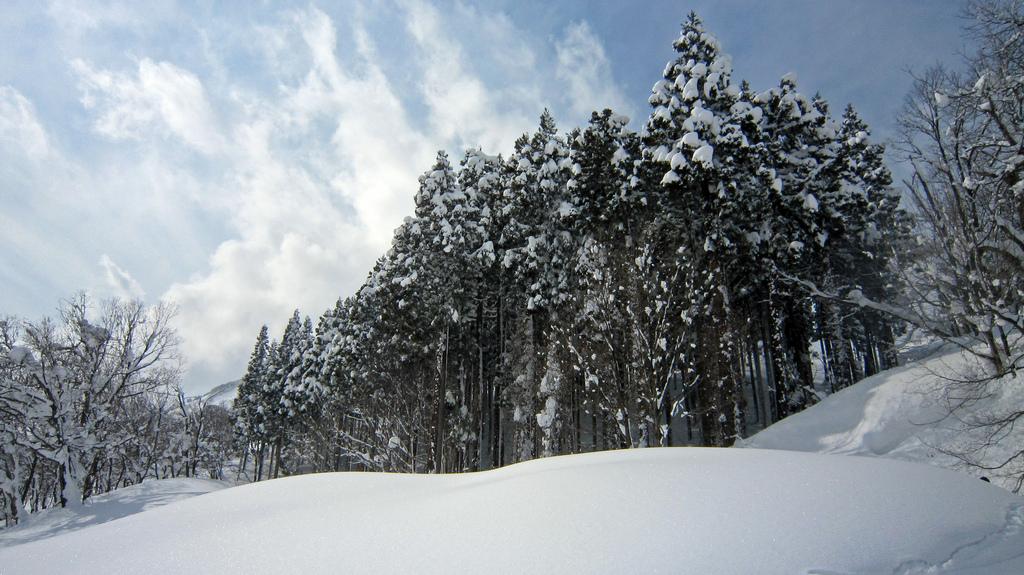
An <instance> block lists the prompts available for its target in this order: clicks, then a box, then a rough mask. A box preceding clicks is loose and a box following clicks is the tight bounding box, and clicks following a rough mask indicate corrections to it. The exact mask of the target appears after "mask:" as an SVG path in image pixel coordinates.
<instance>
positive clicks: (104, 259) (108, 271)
mask: <svg viewBox="0 0 1024 575" xmlns="http://www.w3.org/2000/svg"><path fill="white" fill-rule="evenodd" d="M100 266H102V267H103V273H104V277H105V278H106V280H107V286H108V287H109V288H110V290H111V292H113V294H114V295H115V296H117V297H119V298H121V299H129V300H131V299H143V298H144V297H146V292H145V290H143V289H142V286H141V285H139V282H138V281H136V280H135V278H133V277H132V275H131V274H130V273H128V272H127V271H125V270H123V269H121V267H120V266H118V265H117V264H116V263H114V260H112V259H111V258H110V256H108V255H107V254H103V255H102V256H100Z"/></svg>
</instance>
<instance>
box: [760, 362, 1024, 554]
mask: <svg viewBox="0 0 1024 575" xmlns="http://www.w3.org/2000/svg"><path fill="white" fill-rule="evenodd" d="M906 360H907V361H906V364H905V365H903V366H901V367H897V368H895V369H891V370H888V371H884V372H882V373H880V374H878V375H875V376H873V377H869V378H867V379H864V380H863V381H860V382H858V383H856V384H854V385H852V386H850V387H849V388H847V389H844V390H842V391H840V392H838V393H836V394H833V395H831V396H829V397H827V398H826V399H825V400H824V401H822V402H821V403H819V404H817V405H814V406H812V407H811V408H809V409H806V410H804V411H802V412H800V413H797V414H795V415H791V416H790V417H788V418H786V419H784V420H782V421H780V422H777V423H775V424H774V425H772V426H771V427H768V428H767V429H765V430H764V431H762V432H760V433H758V434H757V435H754V436H753V437H751V438H748V439H746V440H744V441H742V442H740V445H741V446H743V447H755V448H762V449H785V450H794V451H809V452H816V453H829V454H844V455H865V456H871V457H885V458H890V459H900V460H903V461H914V462H920V463H928V464H931V465H935V466H938V467H946V468H952V469H958V470H960V471H963V472H966V473H970V474H972V475H976V476H980V475H984V476H987V477H989V478H990V479H991V480H992V482H993V483H996V484H999V485H1002V486H1004V487H1006V488H1008V489H1011V488H1013V487H1014V486H1015V481H1016V478H1015V474H1016V475H1019V474H1020V473H1022V472H1024V469H1022V465H1024V461H1022V462H1015V463H1014V464H1011V465H1010V466H1007V467H1006V468H1004V469H1002V470H988V471H984V470H980V469H978V468H973V467H969V466H965V465H964V464H963V463H962V461H961V460H960V459H958V458H956V457H954V456H952V455H950V454H949V453H950V452H954V453H961V454H963V453H967V454H970V455H971V456H972V457H974V458H976V459H978V460H979V461H980V462H981V463H983V464H985V465H987V466H992V465H995V464H998V463H999V462H1002V461H1005V460H1006V459H1008V458H1009V457H1011V456H1012V455H1013V454H1015V453H1017V452H1018V451H1019V450H1020V449H1021V448H1022V447H1024V426H1018V427H1017V428H1011V429H1009V430H1007V431H1006V433H1005V434H1004V435H1003V436H1001V437H1000V439H999V441H998V443H996V444H994V445H991V446H989V447H987V448H985V449H979V448H978V447H977V446H978V445H979V444H981V443H982V442H983V440H984V439H985V431H986V430H985V429H973V430H972V429H970V427H971V426H970V425H969V424H970V423H972V422H976V421H977V420H978V419H979V418H981V417H986V416H987V415H988V414H991V413H996V414H1007V413H1011V412H1013V411H1015V410H1020V409H1022V406H1024V376H1021V377H1016V378H1014V377H1006V378H1004V379H1002V380H1000V381H998V382H995V383H993V384H991V385H990V386H989V387H988V388H987V389H986V393H985V394H982V395H983V397H982V398H981V399H979V400H978V401H975V402H969V403H967V404H966V405H965V406H964V407H963V408H962V409H960V410H958V411H957V412H956V413H954V414H953V415H950V405H951V400H950V399H947V395H946V393H945V392H944V390H952V391H951V392H950V394H949V395H950V396H951V397H952V398H953V400H952V401H955V398H956V397H963V396H965V395H966V394H965V390H964V389H963V388H962V386H961V385H960V384H959V383H958V382H959V381H962V380H964V379H970V378H973V377H977V376H978V374H981V373H983V372H982V368H981V367H980V366H978V365H977V361H976V360H974V359H972V358H971V357H970V356H967V355H966V354H964V353H963V352H961V351H959V350H956V349H953V348H952V346H950V345H946V346H943V347H937V346H934V345H933V346H922V347H919V348H917V349H915V350H914V353H913V354H911V356H910V357H908V358H906ZM1021 573H1022V574H1024V571H1021Z"/></svg>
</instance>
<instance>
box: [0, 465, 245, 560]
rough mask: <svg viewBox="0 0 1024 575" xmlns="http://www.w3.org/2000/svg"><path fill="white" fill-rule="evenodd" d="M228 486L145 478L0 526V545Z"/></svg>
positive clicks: (35, 538)
mask: <svg viewBox="0 0 1024 575" xmlns="http://www.w3.org/2000/svg"><path fill="white" fill-rule="evenodd" d="M230 485H231V484H230V483H227V482H224V481H212V480H209V479H185V478H180V479H161V480H147V481H144V482H142V483H140V484H139V485H132V486H131V487H125V488H123V489H118V490H117V491H112V492H110V493H104V494H102V495H97V496H96V497H93V498H92V499H90V500H89V502H88V503H86V504H85V505H82V506H80V507H78V508H68V509H60V508H54V509H47V510H45V511H42V512H40V513H38V514H35V515H31V516H29V518H28V520H26V521H24V522H22V523H21V524H19V525H17V526H14V527H9V528H6V529H0V548H3V547H10V546H13V545H18V544H21V543H27V542H29V541H40V540H44V539H48V538H50V537H53V536H55V535H60V534H62V533H70V532H73V531H78V530H80V529H85V528H88V527H91V526H93V525H99V524H101V523H106V522H108V521H113V520H115V519H120V518H122V517H127V516H129V515H134V514H136V513H141V512H143V511H147V510H150V509H156V508H157V507H161V506H163V505H167V504H169V503H174V502H175V501H181V500H183V499H188V498H190V497H195V496H196V495H202V494H204V493H210V492H211V491H217V490H219V489H224V488H225V487H230ZM3 565H4V564H3V563H2V562H0V573H7V571H6V570H5V569H4V568H3Z"/></svg>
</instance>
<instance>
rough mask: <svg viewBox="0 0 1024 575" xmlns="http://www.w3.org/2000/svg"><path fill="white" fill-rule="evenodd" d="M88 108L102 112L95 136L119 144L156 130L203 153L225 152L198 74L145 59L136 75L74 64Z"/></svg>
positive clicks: (84, 63)
mask: <svg viewBox="0 0 1024 575" xmlns="http://www.w3.org/2000/svg"><path fill="white" fill-rule="evenodd" d="M71 66H72V69H73V70H74V72H75V73H76V74H77V75H78V78H79V88H80V89H81V90H82V92H83V95H82V104H83V105H84V106H85V107H86V108H87V109H96V110H97V112H98V114H97V118H96V121H95V124H94V128H95V130H96V131H97V132H98V133H100V134H102V135H104V136H107V137H109V138H111V139H114V140H126V139H131V140H140V139H143V138H145V137H146V136H147V135H148V132H149V131H150V130H152V129H153V128H159V129H162V130H166V131H167V132H169V133H170V134H172V135H174V136H176V137H178V138H179V139H181V140H182V141H183V142H185V143H186V144H188V145H189V146H191V147H193V148H195V149H196V150H198V151H200V152H203V153H207V154H210V153H214V152H216V151H218V150H219V149H220V148H222V147H223V144H224V143H223V139H222V138H221V136H220V133H219V132H218V130H217V127H216V122H215V120H214V114H213V111H212V110H211V108H210V104H209V102H207V100H206V95H205V93H204V90H203V85H202V83H201V82H200V81H199V79H198V78H197V77H196V76H195V74H193V73H191V72H189V71H188V70H183V69H181V68H179V67H177V66H175V65H174V64H171V63H170V62H153V61H152V60H150V59H148V58H144V59H142V60H141V61H140V62H139V65H138V71H137V73H136V74H135V75H129V74H122V73H116V72H109V71H106V70H95V69H93V67H92V66H91V65H90V64H88V63H87V62H85V61H83V60H80V59H76V60H73V61H72V62H71Z"/></svg>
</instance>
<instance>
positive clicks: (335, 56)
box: [0, 0, 963, 391]
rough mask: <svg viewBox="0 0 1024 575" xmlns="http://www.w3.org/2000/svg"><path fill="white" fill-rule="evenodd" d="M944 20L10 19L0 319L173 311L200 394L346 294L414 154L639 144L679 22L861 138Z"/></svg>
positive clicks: (901, 7) (493, 15)
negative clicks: (828, 109) (846, 118)
mask: <svg viewBox="0 0 1024 575" xmlns="http://www.w3.org/2000/svg"><path fill="white" fill-rule="evenodd" d="M248 4H252V6H248ZM143 5H144V6H143ZM961 6H962V5H961V3H960V2H954V1H948V2H946V1H934V0H920V1H883V0H859V1H857V2H853V1H851V2H838V1H829V2H825V1H802V0H775V1H771V2H767V1H763V0H761V1H756V0H755V1H749V2H746V1H744V2H741V1H738V0H737V1H725V2H722V1H697V2H668V1H651V2H601V1H593V2H583V1H580V2H568V1H563V2H532V1H528V2H522V1H511V0H509V1H504V0H498V1H495V2H487V3H479V4H471V3H468V2H447V1H441V2H436V3H432V2H429V1H427V0H408V1H406V0H396V1H383V2H369V1H366V2H363V1H342V2H329V3H328V2H324V3H316V2H312V3H309V2H300V3H294V4H293V3H270V2H262V3H258V4H257V3H219V4H212V5H211V4H209V3H205V2H177V1H173V0H165V1H156V2H146V3H125V4H121V5H116V4H114V5H111V4H101V3H93V2H88V1H82V2H79V1H73V0H55V1H52V2H38V1H26V2H20V1H17V0H15V1H14V2H13V3H6V4H5V7H4V10H3V11H2V12H0V38H4V49H3V50H0V241H2V246H3V247H2V249H0V314H13V315H18V316H23V317H30V318H38V317H40V316H42V315H44V314H52V313H53V309H54V307H55V305H56V303H57V301H58V299H59V298H62V297H67V296H69V295H71V294H72V293H74V292H75V291H76V290H80V289H86V290H88V291H89V292H90V293H92V294H94V295H95V296H97V297H108V296H111V295H118V296H128V297H142V298H144V299H145V300H146V301H148V302H155V301H158V300H160V299H171V300H173V301H175V302H176V303H177V304H178V305H179V307H180V312H179V316H178V319H177V329H178V331H179V334H180V335H181V336H182V338H183V346H182V351H183V352H184V354H185V356H186V359H187V365H188V371H187V373H186V377H185V384H186V387H187V388H188V389H190V390H193V391H200V390H202V389H205V388H209V387H212V386H213V385H216V384H218V383H221V382H223V381H226V380H229V379H234V378H236V377H238V376H239V375H240V372H241V370H242V369H244V364H245V361H246V358H247V356H248V354H249V351H250V347H251V344H252V341H253V340H254V338H255V335H256V333H257V331H258V329H259V326H260V325H261V324H262V323H269V324H270V326H271V328H272V330H273V331H274V332H278V331H280V330H281V329H282V328H283V325H284V322H285V321H286V320H287V318H288V316H289V315H290V313H291V310H292V309H294V308H296V307H299V308H300V309H301V310H302V312H303V313H305V314H309V315H311V316H313V317H314V318H316V317H317V316H319V314H320V313H322V312H323V310H325V309H327V308H328V307H330V306H331V305H333V302H334V301H335V300H336V299H337V298H338V297H339V296H345V295H348V294H350V293H352V292H353V291H354V289H355V288H357V287H358V285H359V284H360V283H361V282H362V280H363V279H364V277H365V275H366V273H367V271H368V270H369V269H370V267H371V266H372V265H373V262H374V260H375V259H376V258H377V257H378V256H379V255H380V254H382V253H383V251H385V250H386V249H387V245H388V243H389V239H390V235H391V231H392V230H393V229H394V227H396V226H397V225H398V224H399V223H400V222H401V219H402V218H403V217H404V216H406V215H408V214H410V213H411V211H412V197H413V194H414V192H415V190H416V185H417V184H416V177H417V176H418V175H419V174H420V173H421V172H422V171H424V170H425V169H426V168H428V167H429V166H430V164H431V161H432V158H433V155H434V153H435V152H436V150H438V149H442V148H443V149H446V150H448V151H449V153H450V154H453V155H455V156H459V155H461V152H462V150H463V149H465V148H466V147H468V146H477V145H482V146H483V147H484V149H485V151H488V152H490V153H497V152H507V151H508V150H509V149H510V147H511V144H512V142H513V141H514V139H515V137H516V136H517V135H518V134H520V133H522V132H524V131H528V130H532V129H533V127H534V126H535V124H536V119H537V117H538V116H539V114H540V112H541V110H542V109H543V108H544V107H548V108H550V109H551V110H552V111H553V113H554V114H555V117H556V118H557V119H558V121H559V123H560V125H561V126H562V127H566V128H568V127H572V126H576V125H581V124H583V123H584V122H585V120H586V118H587V117H588V116H589V112H590V110H592V109H595V108H604V107H612V108H614V109H616V110H618V111H620V112H622V113H625V114H626V115H628V116H630V117H632V118H634V120H633V125H634V127H639V126H640V125H641V124H642V121H643V119H644V117H645V116H646V114H647V105H646V99H647V95H648V94H649V91H650V87H651V85H652V84H653V83H654V82H655V81H656V80H657V79H658V78H659V77H660V73H661V71H662V69H663V67H664V65H665V63H666V62H667V61H668V60H670V59H671V58H672V50H671V42H672V40H674V39H675V37H676V35H677V34H678V30H679V24H680V22H681V21H682V19H683V17H684V16H685V14H686V12H688V11H689V10H691V9H693V10H696V11H697V12H698V13H699V14H700V15H701V17H702V18H703V19H704V20H705V24H706V25H707V27H708V29H709V30H710V31H711V32H712V33H714V34H715V35H717V36H718V38H719V39H720V40H721V41H722V44H723V46H724V49H725V50H726V51H727V52H728V53H730V54H731V55H732V57H733V64H734V70H735V72H734V77H735V78H745V79H748V80H749V81H750V82H751V83H752V85H753V86H754V87H755V88H756V89H765V88H768V87H771V86H772V85H774V84H775V83H777V81H778V78H779V77H781V76H782V75H783V74H786V73H789V72H794V73H796V75H797V77H798V79H799V85H800V87H801V89H803V90H804V91H807V92H809V93H813V92H820V93H821V94H822V95H823V96H824V97H826V98H827V99H828V100H829V101H830V102H831V103H832V107H833V109H834V110H839V109H841V107H842V106H844V105H845V104H846V103H848V102H852V103H853V104H854V105H856V106H857V107H858V109H859V110H860V111H861V113H862V115H863V116H864V117H865V119H867V121H868V122H869V123H870V124H871V125H872V127H873V128H874V131H875V135H876V139H880V140H884V139H885V138H887V137H889V136H891V129H892V125H893V118H894V116H895V114H896V113H897V112H898V110H899V108H900V106H901V104H902V101H903V97H904V95H905V94H906V92H907V90H908V88H909V83H910V81H909V76H908V75H907V72H906V71H907V70H908V69H922V68H924V67H927V66H929V65H932V64H935V63H937V62H945V63H955V62H956V53H957V52H958V51H959V50H962V48H963V46H962V39H961V35H960V31H959V27H960V24H961V21H960V19H959V17H958V15H959V12H960V9H961Z"/></svg>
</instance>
